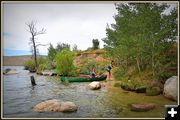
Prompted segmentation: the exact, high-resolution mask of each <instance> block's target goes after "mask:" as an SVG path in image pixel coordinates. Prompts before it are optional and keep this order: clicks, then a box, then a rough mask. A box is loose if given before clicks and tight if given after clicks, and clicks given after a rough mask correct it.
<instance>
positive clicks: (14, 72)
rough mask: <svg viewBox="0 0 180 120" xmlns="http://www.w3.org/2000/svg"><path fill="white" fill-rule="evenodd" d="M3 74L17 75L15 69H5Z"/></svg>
mask: <svg viewBox="0 0 180 120" xmlns="http://www.w3.org/2000/svg"><path fill="white" fill-rule="evenodd" d="M3 74H5V75H12V74H18V72H17V71H16V70H15V69H6V70H5V71H4V72H3Z"/></svg>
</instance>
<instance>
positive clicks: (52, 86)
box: [3, 66, 177, 118]
mask: <svg viewBox="0 0 180 120" xmlns="http://www.w3.org/2000/svg"><path fill="white" fill-rule="evenodd" d="M6 68H14V69H16V70H17V71H18V72H19V73H18V74H14V75H3V117H5V118H7V117H13V118H20V117H25V118H27V117H28V118H29V117H30V118H34V117H35V118H39V117H41V118H44V117H50V118H57V117H58V118H66V117H68V118H69V117H70V118H87V117H88V118H129V117H156V118H160V117H164V110H165V109H164V105H165V104H177V103H176V102H173V101H170V100H168V99H166V98H164V97H163V96H162V95H159V96H146V95H145V94H138V93H133V92H126V91H124V90H122V89H121V88H119V87H113V81H107V82H104V81H102V82H101V83H102V84H103V85H104V86H103V87H102V88H101V89H100V90H95V91H93V90H89V89H88V87H87V86H88V84H89V82H82V83H69V84H64V83H61V81H60V80H59V77H48V76H40V75H36V74H33V73H29V72H28V71H26V70H23V67H21V66H4V69H6ZM31 75H34V76H35V80H36V84H37V85H36V86H34V87H33V86H31V81H30V76H31ZM49 99H60V100H63V101H71V102H74V103H75V104H76V105H77V106H78V110H77V111H76V112H72V113H60V112H54V113H53V112H44V113H39V112H33V110H32V108H33V107H34V106H35V105H36V104H38V103H40V102H42V101H44V100H49ZM130 103H154V104H156V108H155V109H154V110H151V111H148V112H133V111H130V110H129V108H128V104H130Z"/></svg>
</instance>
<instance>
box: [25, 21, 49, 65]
mask: <svg viewBox="0 0 180 120" xmlns="http://www.w3.org/2000/svg"><path fill="white" fill-rule="evenodd" d="M26 25H27V27H28V29H27V31H28V32H29V33H30V34H31V38H30V42H31V43H32V46H33V56H34V61H35V66H36V68H37V65H38V64H37V46H39V45H40V44H38V45H36V41H35V39H36V37H37V36H38V35H41V34H45V33H46V30H45V29H44V28H42V29H41V30H39V31H38V30H37V29H36V22H35V21H31V22H29V23H26ZM41 45H42V44H41Z"/></svg>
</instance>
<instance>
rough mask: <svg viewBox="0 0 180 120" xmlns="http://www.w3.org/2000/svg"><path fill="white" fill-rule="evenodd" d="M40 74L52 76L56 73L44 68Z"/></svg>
mask: <svg viewBox="0 0 180 120" xmlns="http://www.w3.org/2000/svg"><path fill="white" fill-rule="evenodd" d="M42 75H45V76H46V75H47V76H53V75H57V73H56V72H55V71H54V70H44V71H43V72H42Z"/></svg>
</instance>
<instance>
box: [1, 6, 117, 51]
mask: <svg viewBox="0 0 180 120" xmlns="http://www.w3.org/2000/svg"><path fill="white" fill-rule="evenodd" d="M3 7H4V9H3V10H4V12H3V13H4V17H3V20H4V48H5V49H8V50H30V47H29V45H28V43H29V39H30V33H28V32H27V31H26V27H27V26H26V24H25V23H26V22H29V21H31V20H36V21H37V28H38V29H41V28H45V29H46V31H47V32H46V34H43V35H39V36H38V37H37V38H38V39H37V41H38V42H40V43H43V44H46V43H52V44H53V46H56V45H57V43H58V42H61V43H68V44H70V45H71V46H73V45H74V44H77V46H78V48H79V49H81V50H85V49H87V48H88V47H91V46H92V39H94V38H97V39H99V41H100V47H102V46H103V42H102V41H101V39H102V38H104V37H105V36H106V32H105V28H106V25H107V23H114V22H115V21H114V19H113V16H114V15H115V13H116V10H115V6H114V4H4V6H3ZM47 47H48V46H47ZM47 47H39V50H40V53H46V52H47Z"/></svg>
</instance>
